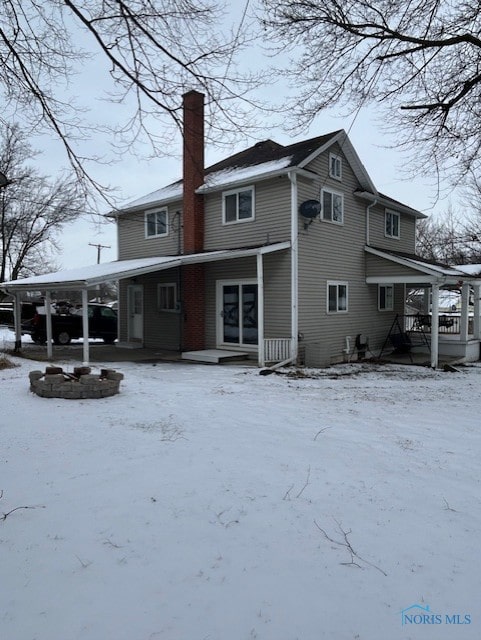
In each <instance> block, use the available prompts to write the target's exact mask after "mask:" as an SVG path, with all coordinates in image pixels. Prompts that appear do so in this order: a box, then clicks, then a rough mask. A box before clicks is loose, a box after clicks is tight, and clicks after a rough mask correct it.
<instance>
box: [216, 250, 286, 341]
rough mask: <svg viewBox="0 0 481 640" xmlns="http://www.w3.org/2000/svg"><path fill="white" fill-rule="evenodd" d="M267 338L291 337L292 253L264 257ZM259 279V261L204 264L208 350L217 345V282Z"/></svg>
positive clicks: (252, 259)
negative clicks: (257, 262) (257, 263)
mask: <svg viewBox="0 0 481 640" xmlns="http://www.w3.org/2000/svg"><path fill="white" fill-rule="evenodd" d="M263 261H264V296H265V303H264V311H265V313H264V337H265V338H289V337H290V335H291V329H290V327H291V294H290V289H291V288H290V253H289V252H288V251H280V252H276V253H272V254H268V255H266V256H264V258H263ZM256 277H257V265H256V258H255V257H252V258H251V257H249V258H239V259H236V260H226V261H224V262H209V263H206V265H205V282H206V348H207V349H212V348H215V347H216V345H217V336H216V329H217V309H216V290H217V281H218V280H246V279H249V278H256Z"/></svg>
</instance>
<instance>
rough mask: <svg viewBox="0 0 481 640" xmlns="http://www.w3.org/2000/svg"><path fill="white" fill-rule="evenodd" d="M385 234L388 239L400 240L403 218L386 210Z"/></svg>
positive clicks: (394, 212)
mask: <svg viewBox="0 0 481 640" xmlns="http://www.w3.org/2000/svg"><path fill="white" fill-rule="evenodd" d="M384 233H385V235H386V236H387V237H388V238H399V237H400V235H401V216H400V215H399V213H397V212H396V211H389V210H387V209H386V213H385V229H384Z"/></svg>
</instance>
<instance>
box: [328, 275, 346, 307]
mask: <svg viewBox="0 0 481 640" xmlns="http://www.w3.org/2000/svg"><path fill="white" fill-rule="evenodd" d="M347 287H348V285H347V282H328V283H327V312H328V313H345V312H346V311H347V294H348V290H347Z"/></svg>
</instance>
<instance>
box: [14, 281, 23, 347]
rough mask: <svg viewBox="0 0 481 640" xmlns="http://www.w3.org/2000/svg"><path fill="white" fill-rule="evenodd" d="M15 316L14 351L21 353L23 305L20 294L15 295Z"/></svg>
mask: <svg viewBox="0 0 481 640" xmlns="http://www.w3.org/2000/svg"><path fill="white" fill-rule="evenodd" d="M13 316H14V324H15V346H14V348H13V350H14V351H20V349H21V348H22V305H21V304H20V296H19V294H18V293H15V294H13Z"/></svg>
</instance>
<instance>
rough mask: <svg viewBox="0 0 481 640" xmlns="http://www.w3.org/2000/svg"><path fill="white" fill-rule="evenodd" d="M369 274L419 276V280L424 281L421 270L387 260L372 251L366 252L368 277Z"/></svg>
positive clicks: (370, 275)
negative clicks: (371, 252)
mask: <svg viewBox="0 0 481 640" xmlns="http://www.w3.org/2000/svg"><path fill="white" fill-rule="evenodd" d="M368 276H369V277H376V276H377V277H382V276H386V277H390V276H393V277H394V276H403V277H412V276H417V277H418V278H419V282H423V276H422V273H420V272H419V271H416V270H415V269H411V268H410V267H405V266H403V265H401V264H396V263H395V262H391V261H390V260H385V259H384V258H380V257H379V256H374V255H372V254H370V253H366V277H368Z"/></svg>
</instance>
